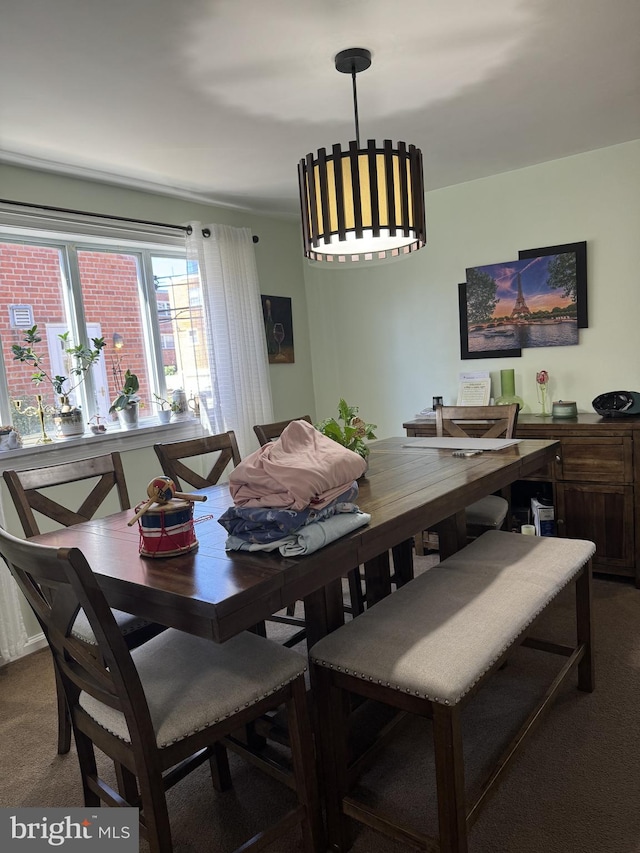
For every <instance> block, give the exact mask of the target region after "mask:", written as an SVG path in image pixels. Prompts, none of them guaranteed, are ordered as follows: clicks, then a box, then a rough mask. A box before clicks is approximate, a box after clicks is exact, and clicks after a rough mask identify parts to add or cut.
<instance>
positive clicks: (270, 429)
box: [253, 415, 364, 646]
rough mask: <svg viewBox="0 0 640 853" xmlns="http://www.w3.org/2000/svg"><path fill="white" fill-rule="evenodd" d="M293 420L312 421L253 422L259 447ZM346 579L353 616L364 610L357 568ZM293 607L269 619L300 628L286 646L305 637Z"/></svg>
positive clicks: (307, 418)
mask: <svg viewBox="0 0 640 853" xmlns="http://www.w3.org/2000/svg"><path fill="white" fill-rule="evenodd" d="M293 421H306V422H307V423H309V424H311V423H313V421H312V420H311V416H310V415H301V416H300V417H299V418H289V420H285V421H274V422H273V423H270V424H254V427H253V431H254V432H255V434H256V437H257V439H258V441H259V442H260V447H264V445H265V444H268V443H269V442H270V441H275V440H276V439H278V438H280V436H281V435H282V433H283V432H284V430H285V428H286V427H288V426H289V424H290V423H293ZM347 581H348V583H349V598H350V602H351V603H350V604H348V605H346V606H345V612H347V613H352V614H353V615H354V616H357V615H358V614H359V613H362V612H363V610H364V593H363V591H362V584H363V580H362V578H361V577H360V572H359V570H358V569H352V570H351V571H349V572H348V574H347ZM295 608H296V605H295V604H290V605H289V606H288V607H287V609H286V615H284V616H282V615H280V614H278V613H276V614H274V615H273V616H271V618H270V619H269V621H270V622H280V623H282V624H285V625H293V626H295V627H298V628H300V630H299V631H297V632H296V633H295V634H294V635H293V636H292V637H289V638H288V639H287V640H286V642H285V645H288V646H295V645H296V644H297V643H299V642H301V641H302V640H304V639H305V638H306V628H305V621H304V618H302V617H300V616H296V615H295Z"/></svg>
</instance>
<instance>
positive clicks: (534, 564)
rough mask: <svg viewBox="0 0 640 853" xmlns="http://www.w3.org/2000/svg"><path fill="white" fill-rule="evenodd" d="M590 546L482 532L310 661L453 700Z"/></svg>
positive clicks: (319, 646)
mask: <svg viewBox="0 0 640 853" xmlns="http://www.w3.org/2000/svg"><path fill="white" fill-rule="evenodd" d="M594 552H595V545H594V544H593V542H586V541H583V540H578V539H556V538H552V537H544V536H543V537H540V536H522V535H521V534H519V533H507V532H504V531H500V530H490V531H488V532H487V533H484V534H483V535H482V536H480V537H479V538H478V539H476V540H475V541H474V542H472V543H471V544H470V545H468V546H467V547H466V548H463V549H462V550H461V551H458V553H456V554H454V555H453V556H452V557H449V558H448V559H447V560H444V561H443V562H442V563H440V564H438V565H437V566H435V567H434V568H432V569H430V570H429V571H427V572H425V573H424V574H422V575H420V576H419V577H417V578H415V579H414V580H412V581H410V582H409V583H408V584H406V585H405V586H403V587H402V588H401V589H399V590H398V591H397V592H395V593H393V594H392V595H390V596H387V597H386V598H384V599H383V600H382V601H380V602H378V604H376V605H375V606H374V607H371V608H370V609H369V610H367V611H366V612H365V613H363V614H362V615H361V616H358V618H357V619H354V620H353V621H351V622H348V623H347V624H346V625H344V626H342V627H341V628H339V629H338V630H337V631H334V632H333V633H331V634H329V635H328V636H326V637H324V638H323V639H322V640H320V642H318V643H316V645H315V646H314V647H313V648H312V650H311V653H310V656H311V659H312V660H313V661H314V662H315V663H317V664H319V665H320V666H326V667H330V668H331V669H337V670H341V671H343V672H347V673H349V674H351V675H355V676H356V677H358V678H362V679H365V680H369V681H376V682H378V683H380V684H383V685H385V686H387V687H390V688H392V689H395V690H401V691H404V692H407V693H413V694H414V695H416V696H420V697H424V698H426V699H429V700H431V701H433V702H439V703H441V704H445V705H454V704H456V703H457V702H459V701H460V699H461V698H462V697H463V696H464V695H465V694H466V693H468V692H469V690H471V688H472V687H473V686H474V684H476V682H477V681H478V680H479V679H480V678H481V677H482V675H483V674H484V673H485V672H486V671H487V670H488V669H490V668H491V666H492V665H493V664H494V663H495V662H496V660H498V659H499V658H500V656H501V655H502V654H503V653H504V652H505V651H506V650H507V649H508V648H509V646H511V645H512V643H513V642H514V641H515V640H516V639H517V637H518V636H519V635H520V634H521V633H522V632H523V631H524V629H525V628H526V627H527V626H528V625H529V624H530V623H531V622H532V621H533V620H534V619H535V618H536V616H538V614H540V613H541V612H542V610H544V608H545V607H546V606H547V604H548V603H549V602H550V601H551V600H552V599H553V598H554V597H555V596H556V595H557V594H558V592H559V591H560V590H561V589H562V588H563V587H564V586H566V584H567V583H569V581H570V580H571V579H572V578H573V577H575V575H576V574H578V572H579V571H580V569H581V568H582V567H583V566H584V565H585V563H587V562H588V560H589V559H590V558H591V557H592V555H593V554H594Z"/></svg>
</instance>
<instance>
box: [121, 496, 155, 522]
mask: <svg viewBox="0 0 640 853" xmlns="http://www.w3.org/2000/svg"><path fill="white" fill-rule="evenodd" d="M154 503H157V501H156V499H155V498H149V500H148V501H147V502H146V504H144V505H143V506H141V507H140V509H139V510H138V512H137V513H136V514H135V515H134V516H133V518H132V519H131V521H127V526H128V527H133V525H134V524H135V523H136V521H137V520H138V519H139V518H140V516H141V515H144V514H145V512H146V511H147V510H148V509H149V507H150V506H151V504H154Z"/></svg>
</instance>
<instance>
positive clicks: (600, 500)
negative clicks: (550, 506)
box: [403, 413, 640, 587]
mask: <svg viewBox="0 0 640 853" xmlns="http://www.w3.org/2000/svg"><path fill="white" fill-rule="evenodd" d="M403 427H404V428H405V430H406V432H407V435H413V436H420V435H424V436H431V435H435V422H434V421H429V420H413V421H407V422H406V423H405V424H403ZM465 429H467V425H465ZM480 429H481V428H480V427H479V431H480ZM468 431H469V432H471V430H468ZM516 435H517V436H518V437H519V438H547V439H557V440H558V441H560V452H559V453H558V456H557V457H556V461H555V462H554V463H553V464H552V465H549V466H548V467H547V469H545V470H544V471H541V472H540V473H539V474H536V476H535V477H532V478H531V480H530V482H529V484H528V485H527V484H525V483H523V484H516V486H515V487H514V502H515V500H516V496H517V494H518V489H519V487H521V488H520V493H521V494H524V495H527V494H528V493H532V492H534V491H535V483H536V482H538V483H540V484H541V485H542V484H543V483H549V484H550V486H549V488H550V489H551V490H552V493H553V501H554V505H555V515H556V526H557V532H558V535H560V536H567V537H573V538H575V539H591V540H592V541H593V542H595V544H596V555H595V558H594V561H593V568H594V571H596V572H603V573H606V574H611V575H622V576H626V577H631V578H633V579H634V580H635V584H636V586H637V587H640V536H636V533H635V531H636V528H637V527H638V522H640V417H628V418H624V417H623V418H601V417H600V416H599V415H597V414H595V413H594V414H579V415H578V417H577V418H567V419H562V420H561V419H559V418H551V417H544V418H543V417H539V416H536V415H524V414H523V415H520V416H519V417H518V427H517V431H516Z"/></svg>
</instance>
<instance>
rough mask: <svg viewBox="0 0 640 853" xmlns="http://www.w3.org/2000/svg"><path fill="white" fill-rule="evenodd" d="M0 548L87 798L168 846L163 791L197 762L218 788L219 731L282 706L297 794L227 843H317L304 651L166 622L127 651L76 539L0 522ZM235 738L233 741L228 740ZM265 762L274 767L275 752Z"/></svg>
mask: <svg viewBox="0 0 640 853" xmlns="http://www.w3.org/2000/svg"><path fill="white" fill-rule="evenodd" d="M0 554H1V555H2V557H3V558H4V559H5V562H6V563H7V565H8V567H9V570H10V571H11V573H12V574H13V576H14V578H15V579H16V581H17V583H18V586H19V587H20V589H21V590H22V592H23V593H24V595H25V596H26V599H27V601H28V602H29V604H30V605H31V607H32V609H33V611H34V613H35V615H36V617H37V618H38V621H39V623H40V625H41V627H42V630H43V632H44V634H45V636H46V638H47V641H48V643H49V646H50V648H51V651H52V653H53V658H54V662H55V666H56V669H57V672H58V675H59V681H60V683H61V684H62V686H63V688H64V692H65V696H66V700H67V705H68V707H69V710H70V714H71V721H72V725H73V730H74V735H75V741H76V746H77V752H78V762H79V766H80V775H81V780H82V788H83V796H84V805H85V806H86V807H89V808H96V807H99V806H100V805H105V806H112V807H133V808H137V809H138V810H139V821H140V833H141V835H142V837H144V838H146V839H147V841H148V844H149V848H150V851H151V853H171V851H172V850H173V842H172V838H171V825H170V821H169V815H168V812H167V801H166V791H167V790H168V789H169V788H171V787H172V786H173V785H174V784H175V783H177V782H178V781H179V780H181V779H183V778H184V777H185V776H186V775H187V773H189V772H191V771H192V770H193V769H195V768H196V767H198V766H199V765H201V764H202V763H203V762H205V761H208V762H209V764H210V769H211V775H212V782H213V786H214V788H215V789H216V790H218V791H219V792H223V791H226V790H227V789H229V788H230V787H231V773H230V768H229V764H228V759H227V747H226V741H225V738H228V737H231V736H232V735H233V733H234V732H235V731H236V730H237V729H238V728H239V727H241V726H243V725H245V724H247V723H248V722H249V721H251V720H253V719H255V718H256V717H258V716H260V715H261V714H262V713H264V712H265V711H266V710H273V709H277V708H279V707H280V706H282V705H285V706H286V709H287V721H288V725H289V731H290V745H291V746H290V757H291V765H292V768H293V770H292V772H291V771H287V770H285V769H280V777H281V779H282V781H285V782H286V783H287V784H288V785H289V786H290V787H292V788H293V789H294V790H295V792H296V795H297V805H294V806H293V807H292V808H291V809H290V810H289V811H287V812H286V814H285V815H284V816H283V817H282V818H280V819H279V820H277V821H276V822H275V823H274V824H273V825H272V826H270V827H268V828H266V829H261V830H260V831H259V832H258V833H257V834H256V835H254V836H253V837H252V838H251V839H250V840H249V841H248V842H246V843H245V844H243V845H241V846H240V847H238V848H237V851H236V853H239V851H240V850H242V851H249V850H261V849H263V848H264V847H265V846H266V844H267V843H270V842H271V841H273V840H274V839H276V838H279V837H281V836H282V835H283V834H284V833H285V832H289V831H290V830H291V829H292V828H293V827H295V826H299V827H300V828H301V832H302V839H303V848H302V849H303V850H304V851H305V853H320V851H321V850H322V849H323V848H322V846H321V839H322V830H321V822H320V813H319V802H318V793H317V783H316V769H315V757H314V748H313V738H312V734H311V727H310V721H309V716H308V713H309V712H308V708H307V697H306V688H305V681H304V672H305V670H306V667H307V662H306V658H305V657H303V656H302V655H299V654H297V653H296V652H294V651H292V650H290V649H286V648H284V647H283V646H281V645H279V644H277V643H274V642H271V641H270V640H266V639H264V638H262V637H258V636H256V635H255V634H251V633H248V632H244V633H241V634H239V635H237V636H236V637H233V638H232V639H230V640H228V641H227V642H226V643H223V644H217V643H214V642H212V641H211V640H209V639H204V638H200V637H195V636H193V635H190V634H187V633H185V632H182V631H179V630H175V629H167V630H166V631H164V632H163V633H161V634H158V635H157V636H156V637H154V638H153V639H152V640H149V642H147V643H145V644H144V645H142V646H139V647H138V648H137V649H135V650H130V649H129V648H128V646H127V644H126V643H125V641H124V638H123V636H122V633H121V632H120V630H119V629H118V626H117V624H116V621H115V619H114V617H113V612H112V610H111V609H110V607H109V605H108V603H107V600H106V598H105V596H104V593H103V592H102V590H101V588H100V586H99V584H98V582H97V579H96V576H95V575H94V573H93V572H92V570H91V567H90V565H89V564H88V562H87V560H86V558H85V556H84V554H83V553H82V552H81V551H80V550H79V549H78V548H55V547H50V546H45V545H39V544H36V543H35V542H30V541H28V540H23V539H18V538H16V537H14V536H11V535H10V534H9V533H7V532H5V531H4V530H1V529H0ZM80 610H82V612H83V613H85V615H86V618H87V620H88V623H89V625H90V626H91V628H92V630H93V632H94V635H95V637H96V638H97V654H95V655H90V654H87V650H86V646H85V644H84V643H83V642H81V641H79V640H78V639H77V637H76V636H75V631H74V622H75V619H76V615H77V614H78V612H79V611H80ZM96 749H98V750H99V752H100V753H103V754H104V755H106V756H107V757H108V758H110V759H111V760H112V761H113V762H114V764H115V767H116V777H117V780H118V787H119V791H115V790H114V789H113V787H112V786H111V784H110V782H109V779H108V778H105V777H104V775H102V776H101V775H100V770H99V769H98V766H97V763H96V754H95V750H96ZM234 749H235V751H236V752H238V751H240V750H239V748H238V745H237V744H234ZM247 757H248V755H247ZM278 766H279V765H278ZM272 772H273V773H274V775H276V769H275V762H274V768H273V769H272ZM248 808H251V805H250V804H249V806H248ZM193 819H194V820H196V821H197V820H198V815H197V813H196V814H195V815H194V816H193ZM203 843H204V844H206V841H205V840H204V839H203Z"/></svg>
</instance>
